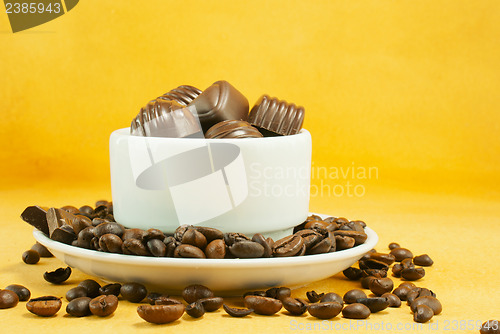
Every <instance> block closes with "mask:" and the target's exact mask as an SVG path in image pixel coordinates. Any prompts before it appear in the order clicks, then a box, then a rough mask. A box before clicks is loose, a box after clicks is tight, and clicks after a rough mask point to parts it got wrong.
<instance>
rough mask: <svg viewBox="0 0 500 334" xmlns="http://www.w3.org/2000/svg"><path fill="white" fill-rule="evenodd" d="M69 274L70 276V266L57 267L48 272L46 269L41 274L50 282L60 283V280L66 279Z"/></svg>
mask: <svg viewBox="0 0 500 334" xmlns="http://www.w3.org/2000/svg"><path fill="white" fill-rule="evenodd" d="M69 276H71V268H70V267H66V269H65V268H58V269H56V270H55V271H51V272H48V271H46V272H45V273H44V274H43V278H44V279H45V280H46V281H47V282H49V283H52V284H61V283H62V282H64V281H66V280H67V279H68V278H69Z"/></svg>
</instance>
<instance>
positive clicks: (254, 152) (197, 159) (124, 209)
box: [110, 128, 311, 238]
mask: <svg viewBox="0 0 500 334" xmlns="http://www.w3.org/2000/svg"><path fill="white" fill-rule="evenodd" d="M110 164H111V190H112V196H113V211H114V217H115V219H116V221H117V222H119V223H121V224H123V225H124V226H125V227H128V228H141V229H149V228H157V229H160V230H162V231H163V232H167V233H172V232H174V230H175V229H176V228H177V227H178V226H180V225H182V224H190V225H200V226H210V227H214V228H217V229H219V230H221V231H223V232H241V233H245V234H248V235H250V236H251V235H252V234H254V233H257V232H259V233H262V234H264V235H265V236H271V237H273V238H279V237H282V236H285V235H287V234H290V233H291V230H292V228H293V227H294V226H296V225H298V224H300V223H301V222H303V221H304V220H305V219H306V218H307V215H308V212H309V186H310V171H311V135H310V133H309V132H308V131H307V130H304V129H303V130H301V132H300V133H299V134H296V135H291V136H277V137H265V138H243V139H204V138H159V137H140V136H132V135H130V129H129V128H125V129H119V130H116V131H114V132H113V133H112V134H111V137H110Z"/></svg>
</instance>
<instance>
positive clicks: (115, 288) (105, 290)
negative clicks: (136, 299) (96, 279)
mask: <svg viewBox="0 0 500 334" xmlns="http://www.w3.org/2000/svg"><path fill="white" fill-rule="evenodd" d="M121 288H122V285H121V284H120V283H110V284H106V285H103V286H101V287H100V288H99V294H101V295H114V296H117V297H118V295H120V290H121Z"/></svg>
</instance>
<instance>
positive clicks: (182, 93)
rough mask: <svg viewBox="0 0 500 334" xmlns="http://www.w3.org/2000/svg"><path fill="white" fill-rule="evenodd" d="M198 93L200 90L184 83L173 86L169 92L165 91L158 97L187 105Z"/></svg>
mask: <svg viewBox="0 0 500 334" xmlns="http://www.w3.org/2000/svg"><path fill="white" fill-rule="evenodd" d="M200 94H201V90H199V89H198V88H196V87H193V86H189V85H184V86H179V87H177V88H174V89H172V90H171V91H170V92H167V93H165V94H163V95H162V96H160V97H158V98H159V99H162V100H167V101H175V102H177V103H179V104H180V105H181V106H184V107H187V105H188V104H190V103H191V101H193V100H194V99H196V98H197V97H198V95H200Z"/></svg>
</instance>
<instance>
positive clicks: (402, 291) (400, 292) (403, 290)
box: [392, 286, 411, 301]
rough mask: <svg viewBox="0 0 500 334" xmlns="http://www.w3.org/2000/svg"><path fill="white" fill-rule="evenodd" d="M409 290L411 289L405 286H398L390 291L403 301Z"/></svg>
mask: <svg viewBox="0 0 500 334" xmlns="http://www.w3.org/2000/svg"><path fill="white" fill-rule="evenodd" d="M410 291H411V289H410V288H409V287H407V286H398V287H397V288H396V289H394V291H392V293H393V294H395V295H396V296H397V297H398V298H399V299H400V300H402V301H405V300H406V296H407V294H408V293H409V292H410Z"/></svg>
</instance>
